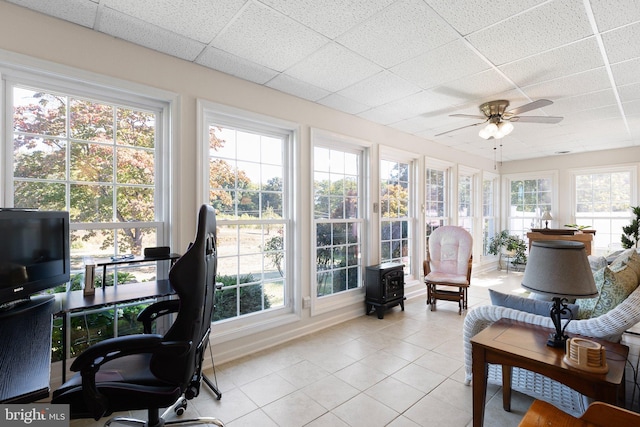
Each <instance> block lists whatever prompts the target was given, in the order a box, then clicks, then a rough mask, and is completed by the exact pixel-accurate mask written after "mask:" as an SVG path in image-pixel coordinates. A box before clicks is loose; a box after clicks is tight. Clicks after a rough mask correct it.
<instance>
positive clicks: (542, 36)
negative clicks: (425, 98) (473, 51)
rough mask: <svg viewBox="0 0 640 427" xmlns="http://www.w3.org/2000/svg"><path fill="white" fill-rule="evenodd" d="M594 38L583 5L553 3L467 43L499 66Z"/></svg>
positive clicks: (487, 31) (504, 23)
mask: <svg viewBox="0 0 640 427" xmlns="http://www.w3.org/2000/svg"><path fill="white" fill-rule="evenodd" d="M590 35H593V31H592V30H591V25H590V24H589V19H588V17H587V14H586V12H585V10H584V7H583V5H582V2H579V1H554V2H549V3H546V4H544V5H542V6H540V7H537V8H534V9H531V10H529V11H527V12H525V13H522V14H519V15H516V16H514V17H512V18H509V19H507V20H506V21H503V22H502V23H501V24H500V25H496V26H492V27H489V28H487V29H484V30H481V31H478V32H477V33H474V34H471V35H470V36H468V37H467V39H468V40H469V41H470V42H471V44H473V45H474V46H475V47H476V48H477V49H478V50H479V51H480V52H481V53H482V54H484V55H485V56H486V57H487V58H488V59H489V60H490V61H491V62H493V63H494V64H496V65H501V64H505V63H508V62H511V61H515V60H518V59H521V58H525V57H527V56H529V55H534V54H536V53H540V52H544V51H546V50H549V49H554V48H557V47H559V46H562V45H564V44H567V43H571V42H574V41H577V40H580V39H583V38H585V37H588V36H590Z"/></svg>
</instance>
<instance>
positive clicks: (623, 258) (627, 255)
mask: <svg viewBox="0 0 640 427" xmlns="http://www.w3.org/2000/svg"><path fill="white" fill-rule="evenodd" d="M634 254H635V255H637V254H636V250H635V249H625V250H624V251H622V252H621V253H620V254H618V256H617V257H615V259H614V260H613V261H611V264H609V268H610V269H611V270H613V271H618V270H621V269H623V268H624V267H626V266H627V265H628V264H629V262H630V261H631V257H633V255H634Z"/></svg>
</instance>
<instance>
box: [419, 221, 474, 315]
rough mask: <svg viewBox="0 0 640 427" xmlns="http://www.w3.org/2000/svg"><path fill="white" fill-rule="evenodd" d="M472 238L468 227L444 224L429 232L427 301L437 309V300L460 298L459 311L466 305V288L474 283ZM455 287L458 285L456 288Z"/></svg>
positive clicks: (426, 272) (425, 264)
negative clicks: (472, 275) (466, 228)
mask: <svg viewBox="0 0 640 427" xmlns="http://www.w3.org/2000/svg"><path fill="white" fill-rule="evenodd" d="M472 247H473V238H472V237H471V234H469V232H468V231H467V230H465V229H464V228H462V227H457V226H453V225H444V226H441V227H438V228H436V229H435V230H433V232H432V233H431V235H430V236H429V251H428V253H427V259H426V260H425V261H424V263H423V268H424V283H425V284H426V285H427V304H428V305H429V306H431V311H433V310H435V307H436V300H439V299H441V300H447V301H458V313H462V310H466V309H467V288H469V284H470V283H471V264H472V261H473V257H472V254H471V250H472ZM452 288H457V290H453V289H452Z"/></svg>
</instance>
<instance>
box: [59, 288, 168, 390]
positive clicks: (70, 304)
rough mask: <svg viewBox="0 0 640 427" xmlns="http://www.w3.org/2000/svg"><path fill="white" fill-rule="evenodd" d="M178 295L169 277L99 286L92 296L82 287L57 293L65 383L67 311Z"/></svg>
mask: <svg viewBox="0 0 640 427" xmlns="http://www.w3.org/2000/svg"><path fill="white" fill-rule="evenodd" d="M173 294H175V291H174V290H173V288H172V287H171V284H170V283H169V280H157V281H153V282H140V283H128V284H126V285H118V286H106V287H102V288H100V289H96V292H95V294H93V295H84V293H83V291H82V290H79V291H69V292H64V293H58V294H55V306H54V316H58V317H63V321H62V355H63V356H62V382H63V383H64V382H65V381H66V376H67V314H69V313H72V312H75V311H83V310H87V309H91V308H98V307H106V306H110V305H115V304H122V303H127V302H132V301H140V300H145V299H152V298H160V297H166V296H169V295H173Z"/></svg>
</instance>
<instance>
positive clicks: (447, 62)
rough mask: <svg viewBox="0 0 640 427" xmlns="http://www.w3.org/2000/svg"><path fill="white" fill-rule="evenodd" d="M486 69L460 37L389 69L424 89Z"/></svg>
mask: <svg viewBox="0 0 640 427" xmlns="http://www.w3.org/2000/svg"><path fill="white" fill-rule="evenodd" d="M488 68H489V64H488V63H487V62H485V61H484V60H483V59H482V58H480V57H479V56H478V55H477V54H475V53H474V52H473V51H472V50H471V49H470V48H469V47H468V46H467V44H466V43H465V42H464V41H462V40H456V41H454V42H451V43H448V44H446V45H444V46H440V47H438V48H436V49H433V50H430V51H429V52H426V53H424V54H422V55H420V56H417V57H415V58H413V59H409V60H408V61H405V62H403V63H402V64H399V65H396V66H395V67H393V68H391V70H390V71H391V72H392V73H394V74H397V75H399V76H400V77H403V78H405V79H407V80H408V81H410V82H412V83H415V84H417V85H418V86H420V87H421V88H423V89H429V88H431V87H434V86H438V85H440V84H443V83H446V82H449V81H451V80H457V79H459V78H461V77H464V76H468V75H470V74H474V73H479V72H481V71H484V70H486V69H488Z"/></svg>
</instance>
